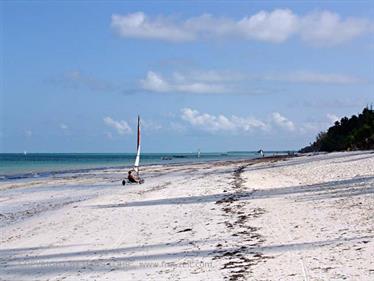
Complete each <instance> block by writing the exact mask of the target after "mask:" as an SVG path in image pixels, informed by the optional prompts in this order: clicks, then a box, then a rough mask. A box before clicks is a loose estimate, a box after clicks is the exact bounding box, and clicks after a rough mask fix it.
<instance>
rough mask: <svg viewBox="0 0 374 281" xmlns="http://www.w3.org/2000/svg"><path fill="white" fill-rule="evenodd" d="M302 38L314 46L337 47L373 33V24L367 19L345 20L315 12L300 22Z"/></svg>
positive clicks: (329, 14)
mask: <svg viewBox="0 0 374 281" xmlns="http://www.w3.org/2000/svg"><path fill="white" fill-rule="evenodd" d="M300 29H301V33H300V35H301V38H302V39H303V40H305V41H307V42H310V43H312V44H317V45H322V46H331V45H337V44H340V43H343V42H346V41H350V40H352V39H353V38H355V37H357V36H360V35H361V34H363V33H365V32H369V31H372V23H370V22H369V21H368V20H366V19H360V18H347V19H345V20H343V19H341V17H340V16H339V15H338V14H336V13H333V12H330V11H321V12H313V13H310V14H308V15H307V16H305V17H303V18H301V20H300Z"/></svg>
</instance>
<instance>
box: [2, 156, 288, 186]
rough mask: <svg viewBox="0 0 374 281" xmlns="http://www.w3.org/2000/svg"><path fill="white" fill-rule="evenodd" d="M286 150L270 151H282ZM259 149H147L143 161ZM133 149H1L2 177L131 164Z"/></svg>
mask: <svg viewBox="0 0 374 281" xmlns="http://www.w3.org/2000/svg"><path fill="white" fill-rule="evenodd" d="M280 153H283V152H268V154H280ZM256 157H259V154H258V153H256V152H251V151H248V152H224V153H201V154H200V158H198V157H197V154H196V153H143V154H142V155H141V163H140V164H141V165H152V164H172V163H187V162H190V163H191V162H204V161H213V160H235V159H253V158H256ZM134 160H135V154H132V153H28V154H26V155H25V154H23V153H0V181H1V180H10V179H20V178H28V177H43V176H48V175H51V174H58V173H67V172H81V171H84V170H91V169H105V168H111V167H130V166H132V165H133V163H134Z"/></svg>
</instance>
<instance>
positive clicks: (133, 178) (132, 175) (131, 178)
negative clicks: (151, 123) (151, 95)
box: [122, 115, 144, 185]
mask: <svg viewBox="0 0 374 281" xmlns="http://www.w3.org/2000/svg"><path fill="white" fill-rule="evenodd" d="M139 164H140V116H139V115H138V138H137V143H136V157H135V163H134V168H133V169H131V170H130V171H129V172H128V176H127V178H126V179H124V180H122V185H125V184H126V182H128V183H139V184H141V183H143V182H144V179H142V178H141V177H140V173H139Z"/></svg>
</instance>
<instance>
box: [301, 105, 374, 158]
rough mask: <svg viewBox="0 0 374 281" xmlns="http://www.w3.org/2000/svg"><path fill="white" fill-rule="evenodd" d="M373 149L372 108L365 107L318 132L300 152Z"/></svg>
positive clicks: (373, 125) (373, 119) (373, 120)
mask: <svg viewBox="0 0 374 281" xmlns="http://www.w3.org/2000/svg"><path fill="white" fill-rule="evenodd" d="M366 149H374V110H373V108H372V106H371V107H370V108H369V107H368V106H367V107H365V108H364V109H363V111H362V113H360V114H358V115H357V116H356V115H352V116H351V118H348V117H343V118H342V119H340V121H336V122H335V124H334V125H333V126H331V127H330V128H328V129H327V131H324V132H320V133H319V134H318V135H317V137H316V140H315V141H314V142H313V143H311V144H310V145H309V146H306V147H304V148H302V149H301V150H300V152H302V153H306V152H316V151H327V152H332V151H349V150H366Z"/></svg>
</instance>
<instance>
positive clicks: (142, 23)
mask: <svg viewBox="0 0 374 281" xmlns="http://www.w3.org/2000/svg"><path fill="white" fill-rule="evenodd" d="M111 26H112V28H113V29H114V30H115V31H117V32H118V33H119V34H120V35H121V36H123V37H134V38H144V39H160V40H167V41H176V42H178V41H189V40H193V39H194V37H195V34H194V33H192V32H191V31H189V30H186V29H183V28H181V27H179V26H176V25H175V23H173V22H172V21H171V20H169V19H167V18H165V17H157V18H154V19H150V18H148V17H147V16H146V15H145V14H144V13H143V12H137V13H133V14H127V15H125V16H121V15H112V23H111Z"/></svg>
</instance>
